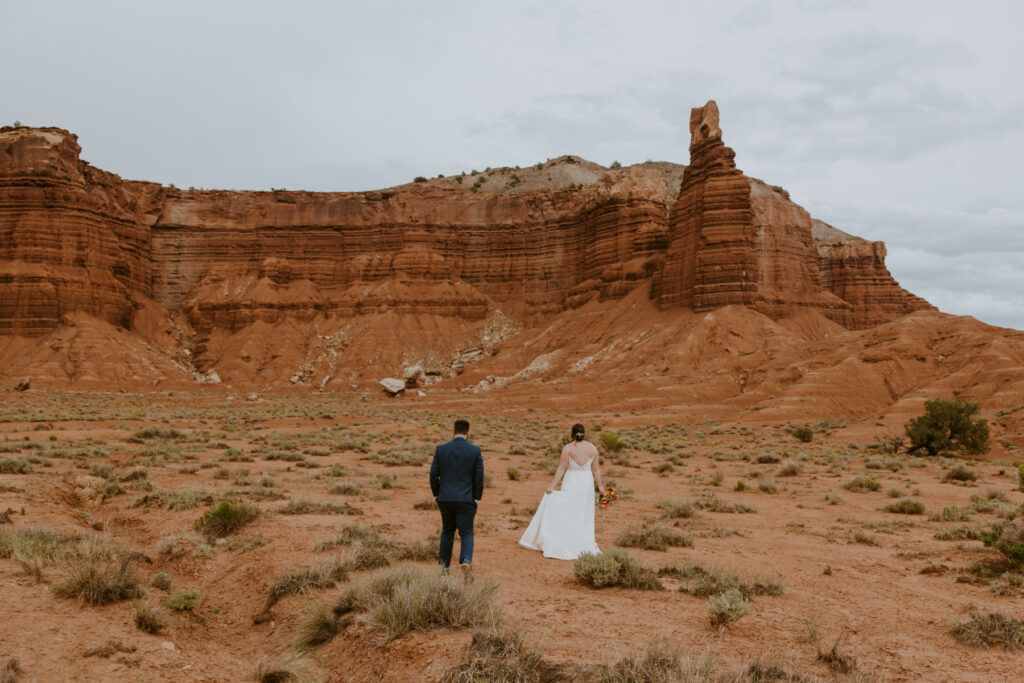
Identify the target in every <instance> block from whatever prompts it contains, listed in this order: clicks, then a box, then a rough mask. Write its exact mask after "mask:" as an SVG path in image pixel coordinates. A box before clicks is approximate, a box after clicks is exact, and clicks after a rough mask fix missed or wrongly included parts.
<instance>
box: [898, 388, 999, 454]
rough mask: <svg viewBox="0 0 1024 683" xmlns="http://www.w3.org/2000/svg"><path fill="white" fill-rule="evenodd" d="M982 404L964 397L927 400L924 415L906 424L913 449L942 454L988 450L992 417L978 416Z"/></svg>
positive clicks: (913, 451)
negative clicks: (953, 451) (990, 418)
mask: <svg viewBox="0 0 1024 683" xmlns="http://www.w3.org/2000/svg"><path fill="white" fill-rule="evenodd" d="M980 408H981V407H980V406H979V405H978V404H977V403H971V402H970V401H966V400H964V399H962V398H956V399H952V400H950V399H945V398H936V399H932V400H930V401H926V402H925V404H924V411H925V412H924V415H920V416H918V417H915V418H912V419H911V420H910V421H908V422H907V424H906V425H905V426H904V430H905V431H906V433H907V438H908V439H910V452H911V453H915V452H921V451H924V452H925V453H926V454H928V455H938V454H939V453H942V452H943V451H949V450H962V451H963V452H964V453H968V454H971V455H976V454H979V453H986V452H988V450H989V448H990V445H989V429H988V421H986V420H982V419H975V417H974V416H975V415H977V414H978V412H979V410H980Z"/></svg>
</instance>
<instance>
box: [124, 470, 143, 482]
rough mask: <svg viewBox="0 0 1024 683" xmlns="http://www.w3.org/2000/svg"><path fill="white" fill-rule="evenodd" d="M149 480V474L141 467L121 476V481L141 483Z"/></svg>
mask: <svg viewBox="0 0 1024 683" xmlns="http://www.w3.org/2000/svg"><path fill="white" fill-rule="evenodd" d="M148 478H149V472H147V471H146V470H145V469H143V468H141V467H136V468H135V469H133V470H130V471H129V472H126V473H125V474H123V475H122V476H121V481H141V480H143V479H148Z"/></svg>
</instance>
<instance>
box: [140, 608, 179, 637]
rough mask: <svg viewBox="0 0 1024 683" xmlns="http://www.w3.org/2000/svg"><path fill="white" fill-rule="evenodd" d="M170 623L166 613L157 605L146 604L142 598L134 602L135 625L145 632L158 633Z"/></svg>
mask: <svg viewBox="0 0 1024 683" xmlns="http://www.w3.org/2000/svg"><path fill="white" fill-rule="evenodd" d="M170 624H171V619H170V617H169V616H167V613H166V612H164V611H163V609H161V608H159V607H155V606H152V605H147V604H146V603H145V602H143V601H142V600H139V601H138V602H136V603H135V627H136V628H138V629H139V630H140V631H145V632H146V633H159V632H160V631H162V630H163V629H165V628H167V627H168V626H170Z"/></svg>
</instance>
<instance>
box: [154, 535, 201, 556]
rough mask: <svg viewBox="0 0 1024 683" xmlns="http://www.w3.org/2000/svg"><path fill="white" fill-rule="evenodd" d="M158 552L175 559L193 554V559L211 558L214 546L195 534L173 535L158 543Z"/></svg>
mask: <svg viewBox="0 0 1024 683" xmlns="http://www.w3.org/2000/svg"><path fill="white" fill-rule="evenodd" d="M156 551H157V552H158V553H160V554H161V555H170V556H171V557H173V558H179V557H184V556H185V554H186V553H189V552H191V553H192V557H209V556H210V555H212V554H213V546H211V545H210V544H209V543H207V542H206V539H204V538H203V537H202V536H196V535H195V534H172V535H170V536H166V537H164V538H161V539H160V540H159V541H157V544H156Z"/></svg>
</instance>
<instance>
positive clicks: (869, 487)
mask: <svg viewBox="0 0 1024 683" xmlns="http://www.w3.org/2000/svg"><path fill="white" fill-rule="evenodd" d="M843 488H844V489H846V490H847V491H853V492H854V493H867V492H868V491H877V490H879V489H880V488H882V484H881V483H880V482H877V481H875V480H874V479H872V478H871V477H869V476H867V475H866V474H858V475H857V476H856V477H854V478H853V479H851V480H850V481H848V482H846V483H845V484H843Z"/></svg>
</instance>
